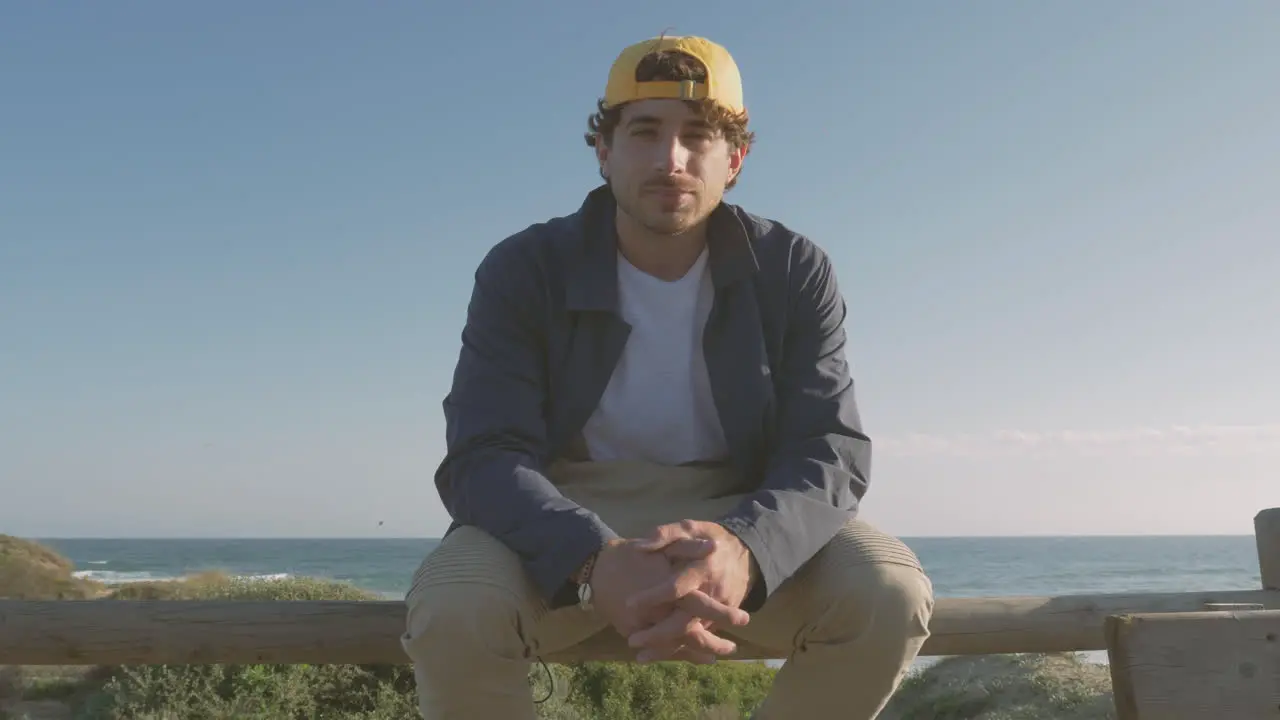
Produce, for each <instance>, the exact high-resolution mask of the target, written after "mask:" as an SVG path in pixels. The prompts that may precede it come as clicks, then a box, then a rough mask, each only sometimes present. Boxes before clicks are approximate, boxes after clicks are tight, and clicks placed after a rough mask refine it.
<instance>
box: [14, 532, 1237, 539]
mask: <svg viewBox="0 0 1280 720" xmlns="http://www.w3.org/2000/svg"><path fill="white" fill-rule="evenodd" d="M13 537H22V536H16V535H15V536H13ZM442 537H443V536H440V535H328V536H325V535H275V536H263V535H28V536H25V539H27V540H34V541H41V540H148V541H149V540H157V541H159V540H200V541H229V540H230V541H239V540H252V541H276V540H308V541H314V540H329V541H332V540H440V539H442ZM894 537H896V538H898V539H900V540H908V539H911V540H1005V539H1028V538H1030V539H1037V538H1039V539H1046V540H1054V539H1063V538H1067V539H1077V538H1078V539H1100V540H1107V539H1123V538H1244V537H1249V538H1251V537H1255V535H1254V534H1253V533H1071V534H1064V533H1025V534H1007V535H917V534H903V535H895V536H894Z"/></svg>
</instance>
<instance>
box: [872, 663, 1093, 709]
mask: <svg viewBox="0 0 1280 720" xmlns="http://www.w3.org/2000/svg"><path fill="white" fill-rule="evenodd" d="M1115 716H1116V715H1115V705H1114V700H1113V697H1112V693H1111V676H1110V674H1109V672H1108V670H1107V667H1106V666H1105V665H1098V664H1094V663H1090V662H1088V661H1087V660H1086V659H1084V658H1083V657H1082V656H1080V655H1078V654H1076V653H1061V654H1057V653H1055V654H1046V655H986V656H977V657H953V658H946V659H943V660H941V661H939V662H937V663H934V664H933V665H931V666H930V667H928V668H927V669H925V670H923V671H921V672H917V673H913V674H912V675H911V676H909V677H908V678H907V679H906V680H905V681H904V682H903V684H902V686H901V687H900V688H899V690H898V692H897V693H896V694H895V695H894V697H893V699H892V700H890V701H889V705H888V707H886V708H885V710H884V712H883V713H881V720H1114V718H1115Z"/></svg>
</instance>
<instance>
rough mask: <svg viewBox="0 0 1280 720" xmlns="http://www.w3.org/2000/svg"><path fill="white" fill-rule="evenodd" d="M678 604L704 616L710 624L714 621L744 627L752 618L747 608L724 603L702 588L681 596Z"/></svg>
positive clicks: (699, 615)
mask: <svg viewBox="0 0 1280 720" xmlns="http://www.w3.org/2000/svg"><path fill="white" fill-rule="evenodd" d="M678 605H679V607H680V609H682V610H684V611H685V612H687V613H689V614H690V615H692V616H694V617H698V618H702V619H703V620H704V621H705V622H706V624H708V625H710V624H712V623H714V624H717V625H730V626H733V627H742V626H743V625H746V624H747V623H748V622H749V621H750V620H751V615H750V614H749V613H748V612H747V611H746V610H743V609H742V608H737V607H734V606H732V605H729V604H727V603H722V602H720V601H719V600H716V599H715V598H713V597H711V596H710V595H708V594H707V593H705V592H702V591H701V590H695V591H693V592H691V593H689V594H688V595H685V596H684V597H682V598H680V600H679V601H678Z"/></svg>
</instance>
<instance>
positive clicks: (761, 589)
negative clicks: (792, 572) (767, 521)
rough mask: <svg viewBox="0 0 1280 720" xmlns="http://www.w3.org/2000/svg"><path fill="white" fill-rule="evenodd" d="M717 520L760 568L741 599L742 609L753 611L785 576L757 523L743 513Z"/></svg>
mask: <svg viewBox="0 0 1280 720" xmlns="http://www.w3.org/2000/svg"><path fill="white" fill-rule="evenodd" d="M717 522H718V523H719V525H720V526H721V527H723V528H724V529H726V530H728V531H729V532H731V533H733V534H734V536H736V537H737V538H738V539H739V540H741V541H742V544H743V545H745V546H746V548H747V552H749V553H751V561H752V562H754V563H755V564H756V567H757V568H759V569H760V575H759V577H757V578H756V583H755V585H753V586H752V587H751V590H750V591H749V592H748V593H747V597H746V598H744V599H743V601H742V609H743V610H746V611H747V612H749V613H753V612H755V611H757V610H759V609H760V607H761V606H763V605H764V602H765V600H768V599H769V596H770V595H772V594H773V592H774V590H776V589H777V588H778V585H780V584H781V583H782V581H783V580H784V579H786V576H785V575H784V574H783V573H781V572H780V571H779V568H778V567H777V564H776V563H775V562H774V561H773V560H774V555H773V553H771V552H770V551H769V546H768V543H767V541H766V540H765V534H764V533H763V532H761V528H760V527H759V526H758V525H756V524H754V523H752V522H751V521H750V520H748V519H747V518H746V517H745V516H743V515H729V516H726V517H722V518H720V519H719V520H718V521H717Z"/></svg>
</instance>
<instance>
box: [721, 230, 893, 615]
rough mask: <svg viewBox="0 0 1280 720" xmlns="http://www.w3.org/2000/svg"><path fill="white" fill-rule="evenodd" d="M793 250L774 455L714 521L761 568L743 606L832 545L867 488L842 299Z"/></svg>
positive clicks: (820, 260)
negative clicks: (752, 486) (752, 485)
mask: <svg viewBox="0 0 1280 720" xmlns="http://www.w3.org/2000/svg"><path fill="white" fill-rule="evenodd" d="M799 250H800V252H801V253H802V256H801V258H799V259H798V262H796V263H795V264H794V265H793V267H794V268H795V270H794V271H793V272H796V273H797V274H796V275H795V276H794V277H793V279H792V286H791V288H792V289H791V291H790V295H791V298H790V308H789V313H788V315H789V326H788V328H787V337H786V340H785V343H784V348H783V353H782V359H781V362H780V364H779V365H780V367H779V372H778V374H777V377H776V378H775V387H776V388H777V400H778V417H777V424H776V426H775V427H776V428H777V434H776V436H775V438H774V442H773V451H772V453H771V454H770V456H769V459H768V463H767V466H766V468H765V471H764V475H763V480H762V482H761V485H760V486H759V487H758V488H757V489H756V490H754V491H752V492H751V493H748V494H747V495H746V496H745V497H744V498H743V501H742V502H741V503H740V504H739V505H738V506H737V507H736V508H734V509H733V510H732V511H730V512H729V513H728V514H727V515H726V516H724V517H721V518H719V522H720V523H721V524H722V525H723V526H724V527H725V528H727V529H728V530H729V531H731V532H733V533H734V534H735V535H737V536H738V538H739V539H741V540H742V542H743V544H744V545H746V546H747V549H748V550H749V551H750V552H751V555H752V557H753V559H754V560H755V562H756V564H757V565H758V567H759V569H760V578H761V582H760V583H758V584H757V586H756V588H755V589H754V591H753V592H752V595H751V597H749V598H748V599H747V602H746V603H744V606H745V607H748V608H752V607H758V606H759V605H760V604H762V603H763V602H764V600H765V599H766V598H767V597H768V596H769V595H771V594H772V593H773V592H774V591H775V590H777V589H778V586H779V585H780V584H781V583H782V582H783V581H784V580H786V579H787V578H788V577H790V576H791V575H792V574H793V573H795V572H796V571H797V570H798V569H800V567H801V566H802V565H804V563H805V562H807V561H808V560H809V559H810V558H811V557H813V556H814V555H815V554H817V552H818V551H819V550H821V549H822V548H823V546H825V545H826V544H827V542H828V541H830V540H831V539H832V538H833V537H835V535H836V533H837V532H839V530H840V528H841V527H842V526H843V525H844V524H845V523H846V522H848V521H849V520H850V519H851V518H852V517H853V516H854V514H855V513H856V511H857V509H858V504H859V502H860V501H861V500H862V497H863V495H864V494H865V493H866V491H867V485H868V482H869V474H870V463H871V441H870V439H869V438H868V437H867V436H866V435H865V434H864V433H863V430H862V422H861V420H860V418H859V412H858V406H857V402H856V400H855V397H854V383H853V379H852V377H851V376H850V372H849V367H848V363H847V361H846V358H845V337H846V336H845V331H844V319H845V312H846V308H845V302H844V298H843V297H842V296H841V294H840V290H839V288H838V286H837V284H836V278H835V273H834V270H833V268H832V267H831V263H830V260H829V259H828V257H827V256H826V254H825V253H824V252H822V251H821V250H820V249H819V248H817V246H815V245H812V244H809V243H807V242H806V243H804V244H802V245H800V246H799ZM806 255H807V257H805V256H806Z"/></svg>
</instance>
